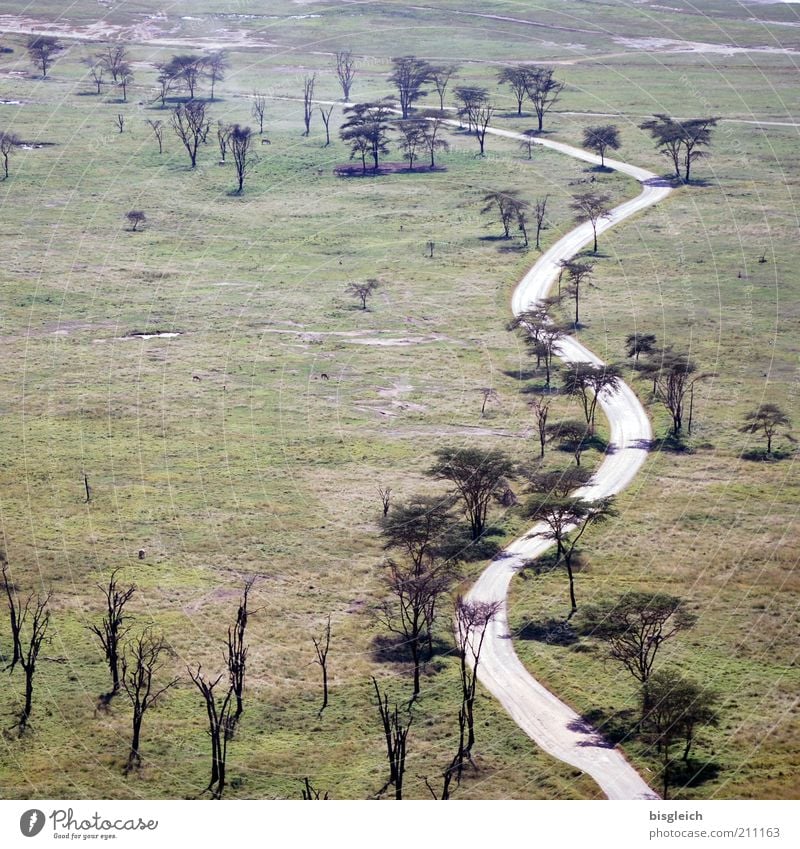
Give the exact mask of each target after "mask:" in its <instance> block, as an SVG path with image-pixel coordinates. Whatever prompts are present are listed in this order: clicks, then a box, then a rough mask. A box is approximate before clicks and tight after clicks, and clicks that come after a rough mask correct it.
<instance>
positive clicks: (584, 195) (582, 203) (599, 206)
mask: <svg viewBox="0 0 800 849" xmlns="http://www.w3.org/2000/svg"><path fill="white" fill-rule="evenodd" d="M610 201H611V197H610V196H609V195H607V194H605V193H601V192H595V191H592V190H589V191H586V192H581V193H580V194H577V195H573V197H572V203H570V208H571V209H572V210H574V212H575V221H576V222H577V223H578V224H583V223H584V222H586V221H588V222H589V223H590V224H591V225H592V235H593V236H594V247H593V248H592V253H597V226H598V224H599V223H600V221H601V220H602V219H603V218H611V210H610V209H609V205H608V204H609V202H610Z"/></svg>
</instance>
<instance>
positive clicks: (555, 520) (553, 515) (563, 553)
mask: <svg viewBox="0 0 800 849" xmlns="http://www.w3.org/2000/svg"><path fill="white" fill-rule="evenodd" d="M527 515H528V517H529V518H531V519H533V520H534V521H537V522H542V523H543V524H544V525H545V529H544V530H542V531H538V532H537V533H536V534H535V536H539V537H542V538H543V539H546V540H550V541H551V542H554V543H555V544H556V556H557V563H559V564H561V565H563V567H564V568H565V569H566V571H567V576H568V578H569V601H570V613H569V615H568V616H567V619H570V618H572V616H573V615H574V614H575V613H576V612H577V610H578V603H577V601H576V599H575V576H574V571H573V567H574V558H575V549H576V547H577V545H578V543H579V542H580V539H581V537H582V536H583V535H584V533H585V532H586V530H587V528H588V527H589V526H590V525H593V524H600V523H601V522H604V521H606V520H607V519H609V518H611V517H612V516H616V515H617V513H616V509H615V508H614V499H613V498H601V499H597V500H595V501H587V500H585V499H583V498H576V497H574V496H565V497H559V496H552V495H550V494H544V493H541V494H538V495H534V496H533V497H532V498H531V500H530V501H529V502H528V506H527Z"/></svg>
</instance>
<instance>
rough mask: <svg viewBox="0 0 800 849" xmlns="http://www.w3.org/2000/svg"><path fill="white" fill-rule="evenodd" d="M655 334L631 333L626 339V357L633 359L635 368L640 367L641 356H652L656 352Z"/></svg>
mask: <svg viewBox="0 0 800 849" xmlns="http://www.w3.org/2000/svg"><path fill="white" fill-rule="evenodd" d="M656 341H657V340H656V337H655V335H654V334H653V333H631V334H629V335H628V336H626V337H625V356H626V357H628V358H630V357H633V358H634V359H633V366H634V368H638V367H639V354H645V355H647V354H652V353H653V352H654V351H655V350H656Z"/></svg>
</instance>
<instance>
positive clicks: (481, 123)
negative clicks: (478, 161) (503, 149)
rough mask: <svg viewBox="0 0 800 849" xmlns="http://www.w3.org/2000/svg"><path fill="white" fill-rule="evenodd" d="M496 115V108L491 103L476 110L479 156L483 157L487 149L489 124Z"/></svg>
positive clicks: (476, 135) (476, 134)
mask: <svg viewBox="0 0 800 849" xmlns="http://www.w3.org/2000/svg"><path fill="white" fill-rule="evenodd" d="M492 115H494V106H493V105H492V104H491V103H484V104H483V105H482V106H479V107H478V109H476V110H475V116H474V117H475V137H476V138H477V139H478V145H479V147H480V152H479V153H478V156H483V155H484V152H485V149H486V133H488V132H489V122H490V121H491V120H492Z"/></svg>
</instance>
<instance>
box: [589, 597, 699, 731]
mask: <svg viewBox="0 0 800 849" xmlns="http://www.w3.org/2000/svg"><path fill="white" fill-rule="evenodd" d="M583 617H584V631H585V632H586V633H587V634H588V635H589V636H591V637H595V638H596V639H599V640H602V641H603V642H604V643H606V644H607V645H608V651H609V655H610V656H611V657H612V658H613V659H614V660H616V661H619V662H620V663H621V664H622V665H623V666H624V667H625V668H626V669H627V670H628V672H630V674H631V675H632V676H633V677H634V678H635V679H636V681H638V683H639V686H640V687H641V690H642V697H643V698H642V716H643V717H644V716H646V714H647V711H648V710H649V707H650V697H649V689H648V682H649V680H650V675H651V673H652V671H653V666H654V664H655V662H656V657H657V655H658V652H659V650H660V649H661V646H662V645H663V644H664V643H665V642H666V641H667V640H669V639H670V638H672V637H674V636H675V635H676V634H679V633H680V632H681V631H685V630H687V629H688V628H691V627H692V626H693V625H694V623H695V622H696V621H697V617H696V616H695V615H694V614H692V613H689V612H688V611H687V610H686V608H685V606H684V603H683V601H682V600H681V599H680V598H678V597H677V596H673V595H668V594H667V593H650V592H628V593H625V594H624V595H622V596H620V597H619V598H617V599H615V600H614V601H608V602H605V603H604V604H597V605H594V606H592V607H590V608H587V609H586V611H585V613H584V614H583Z"/></svg>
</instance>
